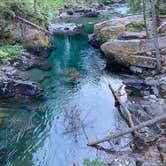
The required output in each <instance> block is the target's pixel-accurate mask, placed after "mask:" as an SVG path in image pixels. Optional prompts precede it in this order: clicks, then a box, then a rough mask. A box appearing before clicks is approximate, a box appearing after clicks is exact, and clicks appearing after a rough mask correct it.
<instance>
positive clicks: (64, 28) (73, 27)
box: [49, 23, 82, 34]
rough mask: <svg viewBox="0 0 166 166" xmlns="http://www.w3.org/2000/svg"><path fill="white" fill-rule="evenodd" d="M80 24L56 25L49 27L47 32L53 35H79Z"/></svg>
mask: <svg viewBox="0 0 166 166" xmlns="http://www.w3.org/2000/svg"><path fill="white" fill-rule="evenodd" d="M81 30H82V24H75V23H56V24H50V25H49V31H50V32H51V33H54V34H79V33H81Z"/></svg>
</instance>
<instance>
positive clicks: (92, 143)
mask: <svg viewBox="0 0 166 166" xmlns="http://www.w3.org/2000/svg"><path fill="white" fill-rule="evenodd" d="M165 119H166V114H163V115H160V116H158V117H156V118H154V119H151V120H148V121H146V122H143V123H141V124H139V125H137V126H134V127H132V128H127V129H125V130H123V131H120V132H117V133H114V134H111V135H108V136H105V137H103V138H100V139H97V140H96V141H94V142H90V143H88V146H93V145H96V144H100V143H103V142H106V141H109V140H111V139H115V138H117V137H121V136H123V135H126V134H129V133H132V132H133V131H137V130H139V129H142V128H144V127H147V126H151V125H153V124H155V123H157V122H159V121H162V120H165Z"/></svg>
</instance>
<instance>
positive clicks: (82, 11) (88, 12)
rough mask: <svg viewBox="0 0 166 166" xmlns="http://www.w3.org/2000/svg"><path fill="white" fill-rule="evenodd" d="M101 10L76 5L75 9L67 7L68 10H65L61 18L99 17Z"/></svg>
mask: <svg viewBox="0 0 166 166" xmlns="http://www.w3.org/2000/svg"><path fill="white" fill-rule="evenodd" d="M99 14H100V12H99V11H98V10H97V9H96V8H94V7H92V8H90V7H82V6H80V7H75V8H73V9H67V10H66V12H63V13H61V14H60V15H59V18H68V17H97V16H98V15H99Z"/></svg>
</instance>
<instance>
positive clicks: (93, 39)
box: [88, 34, 103, 48]
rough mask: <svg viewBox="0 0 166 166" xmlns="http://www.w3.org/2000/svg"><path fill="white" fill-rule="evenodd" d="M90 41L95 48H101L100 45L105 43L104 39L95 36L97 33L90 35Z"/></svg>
mask: <svg viewBox="0 0 166 166" xmlns="http://www.w3.org/2000/svg"><path fill="white" fill-rule="evenodd" d="M88 43H89V44H90V45H92V46H93V47H95V48H100V46H101V45H102V44H103V42H102V41H100V40H97V38H96V37H95V35H94V34H93V35H89V39H88Z"/></svg>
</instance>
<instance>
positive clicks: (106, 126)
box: [0, 8, 126, 166]
mask: <svg viewBox="0 0 166 166" xmlns="http://www.w3.org/2000/svg"><path fill="white" fill-rule="evenodd" d="M122 9H123V8H122ZM98 21H99V20H98ZM67 22H71V20H68V21H67ZM72 22H73V20H72ZM74 22H80V19H79V21H78V20H74ZM94 22H96V20H94V19H92V18H91V19H90V20H89V19H82V20H81V23H83V24H84V25H85V27H84V30H83V32H82V33H81V34H80V35H76V36H63V35H59V36H53V37H52V38H53V39H52V41H53V43H54V44H55V45H56V47H57V48H56V49H54V50H53V52H52V53H51V56H50V57H49V59H48V62H49V64H50V65H51V66H52V69H51V70H50V71H47V72H46V71H41V70H38V69H33V70H31V71H29V72H27V73H26V76H27V77H29V78H30V79H31V80H34V81H38V80H40V86H41V87H42V88H43V89H44V97H43V99H41V100H38V101H28V100H27V101H24V102H10V103H9V102H4V103H1V107H0V114H5V115H6V118H5V119H4V121H3V123H1V126H0V149H2V150H1V151H0V165H2V166H32V165H34V166H72V165H73V164H74V163H75V164H78V165H83V161H84V160H85V159H86V158H88V159H93V160H94V159H101V160H102V159H103V153H100V152H97V151H96V150H95V149H93V148H91V147H88V146H87V143H88V142H89V141H93V140H95V139H96V138H99V137H102V136H104V135H106V134H108V133H110V132H114V131H115V130H118V129H122V128H124V127H125V123H124V122H123V120H122V119H121V117H120V115H119V113H118V111H117V109H116V107H115V106H114V102H115V101H114V97H113V95H112V93H111V91H110V90H109V87H108V85H109V84H111V85H112V86H113V87H114V88H118V87H119V86H120V85H121V84H122V81H121V79H120V78H119V77H118V76H116V75H113V74H111V73H109V72H108V71H106V70H105V65H106V61H105V59H104V58H103V57H102V55H101V53H100V51H99V50H96V49H94V48H92V47H91V46H90V45H88V43H87V41H88V34H89V33H91V32H92V26H93V25H92V24H93V23H94ZM41 78H45V79H42V80H41ZM125 142H126V140H125V139H121V140H119V142H118V145H117V144H114V145H112V146H115V147H117V148H118V147H120V145H124V144H125Z"/></svg>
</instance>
